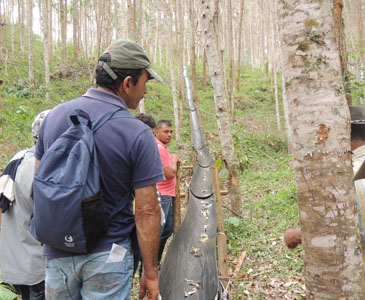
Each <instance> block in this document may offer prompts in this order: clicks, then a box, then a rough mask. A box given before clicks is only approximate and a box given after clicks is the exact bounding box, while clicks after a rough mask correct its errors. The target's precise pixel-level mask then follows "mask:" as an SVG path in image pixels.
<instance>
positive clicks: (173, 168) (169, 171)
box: [163, 154, 179, 179]
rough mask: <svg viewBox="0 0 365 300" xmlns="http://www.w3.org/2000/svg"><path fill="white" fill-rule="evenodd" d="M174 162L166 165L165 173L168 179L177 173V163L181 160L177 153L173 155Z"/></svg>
mask: <svg viewBox="0 0 365 300" xmlns="http://www.w3.org/2000/svg"><path fill="white" fill-rule="evenodd" d="M171 160H172V163H171V164H170V165H168V166H166V167H164V168H163V171H164V173H165V177H166V178H168V179H172V178H174V177H175V176H176V174H177V164H178V162H179V157H178V156H177V155H176V154H172V155H171Z"/></svg>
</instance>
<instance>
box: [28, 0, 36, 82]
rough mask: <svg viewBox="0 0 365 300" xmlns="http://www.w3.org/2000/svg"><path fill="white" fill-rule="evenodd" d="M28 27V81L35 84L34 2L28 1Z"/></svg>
mask: <svg viewBox="0 0 365 300" xmlns="http://www.w3.org/2000/svg"><path fill="white" fill-rule="evenodd" d="M27 27H28V79H29V81H30V82H31V83H34V63H33V57H34V55H33V0H27Z"/></svg>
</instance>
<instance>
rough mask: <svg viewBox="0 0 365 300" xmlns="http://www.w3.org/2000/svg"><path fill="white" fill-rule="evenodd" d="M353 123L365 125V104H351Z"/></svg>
mask: <svg viewBox="0 0 365 300" xmlns="http://www.w3.org/2000/svg"><path fill="white" fill-rule="evenodd" d="M349 108H350V116H351V124H359V125H365V106H353V105H350V106H349Z"/></svg>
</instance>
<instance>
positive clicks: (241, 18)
mask: <svg viewBox="0 0 365 300" xmlns="http://www.w3.org/2000/svg"><path fill="white" fill-rule="evenodd" d="M244 4H245V3H244V0H240V12H239V13H240V14H239V18H240V19H239V29H238V41H237V44H238V51H237V52H238V53H237V73H236V89H237V91H239V90H240V89H241V55H242V54H241V46H242V30H243V29H242V24H243V8H244Z"/></svg>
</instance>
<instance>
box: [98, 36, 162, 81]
mask: <svg viewBox="0 0 365 300" xmlns="http://www.w3.org/2000/svg"><path fill="white" fill-rule="evenodd" d="M105 53H109V54H110V57H111V61H110V62H104V61H99V66H102V67H103V69H104V70H105V71H106V72H107V73H108V74H109V75H110V77H111V78H113V79H114V80H115V79H117V75H116V74H115V73H114V72H113V70H112V69H111V68H119V69H132V70H135V69H145V70H146V71H147V72H148V74H149V75H150V78H151V79H152V78H154V79H156V80H157V81H159V82H161V83H163V81H162V78H161V77H160V76H159V75H158V74H157V73H156V72H155V71H154V70H153V69H152V68H151V67H150V65H151V63H150V60H149V59H148V57H147V55H146V53H145V52H144V50H143V48H142V47H141V46H140V45H138V44H137V43H135V42H132V41H127V40H117V41H115V42H113V43H112V44H111V45H110V46H109V47H108V48H107V49H106V50H105V52H104V54H105Z"/></svg>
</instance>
